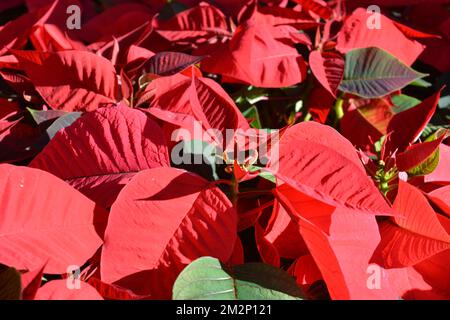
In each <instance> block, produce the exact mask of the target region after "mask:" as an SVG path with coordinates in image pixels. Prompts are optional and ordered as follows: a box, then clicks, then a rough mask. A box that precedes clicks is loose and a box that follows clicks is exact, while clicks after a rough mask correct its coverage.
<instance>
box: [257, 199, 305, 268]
mask: <svg viewBox="0 0 450 320" xmlns="http://www.w3.org/2000/svg"><path fill="white" fill-rule="evenodd" d="M264 237H265V238H266V239H267V241H269V242H270V243H272V244H273V246H274V247H275V248H276V249H277V251H278V253H279V255H280V256H281V257H283V258H288V259H296V258H298V257H300V256H301V255H303V254H306V253H308V249H307V248H306V244H305V242H304V241H303V239H302V236H301V235H300V232H299V230H298V226H297V223H296V222H295V221H294V220H292V219H291V217H290V216H289V214H288V213H287V212H286V210H285V209H284V207H283V206H282V205H280V203H279V202H278V201H275V203H274V207H273V213H272V217H271V218H270V220H269V222H268V223H267V228H266V232H265V235H264Z"/></svg>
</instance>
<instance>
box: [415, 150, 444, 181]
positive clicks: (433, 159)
mask: <svg viewBox="0 0 450 320" xmlns="http://www.w3.org/2000/svg"><path fill="white" fill-rule="evenodd" d="M438 164H439V149H436V151H435V152H433V153H432V154H431V155H430V156H429V157H428V158H427V159H426V160H425V161H424V162H422V163H421V164H419V165H418V166H417V167H414V168H412V169H410V170H408V174H409V175H411V176H425V175H427V174H430V173H433V171H434V170H436V168H437V166H438Z"/></svg>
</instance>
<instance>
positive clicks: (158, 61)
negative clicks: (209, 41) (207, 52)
mask: <svg viewBox="0 0 450 320" xmlns="http://www.w3.org/2000/svg"><path fill="white" fill-rule="evenodd" d="M202 59H203V57H196V56H191V55H188V54H185V53H181V52H158V53H157V54H155V55H154V56H152V57H150V59H148V60H147V62H145V64H144V66H143V68H144V71H145V72H146V73H149V74H150V75H151V76H152V77H158V76H160V77H165V76H171V75H174V74H177V73H179V72H181V71H183V70H185V69H186V68H188V67H189V66H191V65H194V64H196V63H197V62H199V61H200V60H202Z"/></svg>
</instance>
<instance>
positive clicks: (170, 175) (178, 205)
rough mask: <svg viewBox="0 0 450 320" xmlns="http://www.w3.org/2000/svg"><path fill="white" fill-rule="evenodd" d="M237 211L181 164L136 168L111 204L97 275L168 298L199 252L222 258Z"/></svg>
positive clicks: (230, 244) (228, 247)
mask: <svg viewBox="0 0 450 320" xmlns="http://www.w3.org/2000/svg"><path fill="white" fill-rule="evenodd" d="M236 226H237V216H236V212H235V210H234V209H233V207H232V205H231V203H230V201H229V200H228V199H227V197H226V196H225V195H224V194H223V193H222V192H221V191H220V190H219V189H218V188H217V187H215V186H212V185H210V183H209V182H208V181H206V180H204V179H203V178H201V177H199V176H197V175H195V174H192V173H188V172H186V171H184V170H178V169H172V168H157V169H150V170H146V171H143V172H141V173H139V174H137V175H136V176H135V177H134V178H133V180H131V181H130V183H128V184H127V186H126V187H125V188H124V189H123V190H122V192H121V193H120V194H119V197H118V198H117V201H116V202H115V203H114V204H113V206H112V208H111V213H110V218H109V221H108V227H107V230H106V234H105V245H104V247H103V252H102V262H101V275H102V280H103V281H105V282H107V283H112V282H115V283H116V284H118V285H120V286H123V287H125V288H130V289H132V290H133V291H134V292H135V293H138V294H150V295H151V296H152V298H156V299H158V298H166V299H167V298H170V296H171V289H172V285H173V282H174V281H175V278H176V277H177V275H178V274H179V273H180V272H181V270H183V268H184V267H185V266H186V265H187V264H189V263H190V262H192V261H193V260H195V259H196V258H198V257H201V256H214V257H217V258H218V259H219V260H221V261H224V262H225V261H227V260H228V259H229V258H230V256H231V253H232V251H233V246H234V244H235V239H236V232H237V231H236Z"/></svg>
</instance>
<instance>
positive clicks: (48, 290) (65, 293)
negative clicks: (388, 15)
mask: <svg viewBox="0 0 450 320" xmlns="http://www.w3.org/2000/svg"><path fill="white" fill-rule="evenodd" d="M67 281H71V280H52V281H49V282H48V283H46V284H45V285H44V286H42V287H41V288H40V289H39V290H38V292H37V294H36V298H35V300H103V298H102V296H101V295H100V294H99V293H98V292H97V290H95V289H94V288H93V287H92V286H91V285H89V284H87V283H86V282H83V281H80V288H79V289H78V288H76V287H74V288H73V289H70V288H69V287H70V286H68V285H67Z"/></svg>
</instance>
